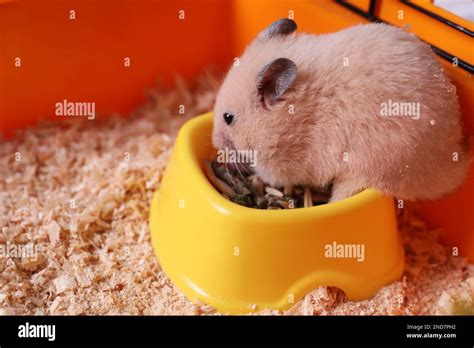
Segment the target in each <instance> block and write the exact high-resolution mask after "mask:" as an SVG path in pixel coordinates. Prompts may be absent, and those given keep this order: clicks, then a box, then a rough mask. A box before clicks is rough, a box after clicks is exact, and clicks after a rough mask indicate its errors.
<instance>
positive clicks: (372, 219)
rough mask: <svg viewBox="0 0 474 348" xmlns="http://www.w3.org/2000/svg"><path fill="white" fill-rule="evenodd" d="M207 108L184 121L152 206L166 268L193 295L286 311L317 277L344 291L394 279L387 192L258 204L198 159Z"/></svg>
mask: <svg viewBox="0 0 474 348" xmlns="http://www.w3.org/2000/svg"><path fill="white" fill-rule="evenodd" d="M211 130H212V114H206V115H204V116H200V117H197V118H195V119H192V120H191V121H189V122H188V123H186V124H185V125H184V126H183V127H182V129H181V130H180V132H179V134H178V137H177V140H176V144H175V148H174V151H173V154H172V157H171V161H170V163H169V166H168V168H167V170H166V172H165V175H164V177H163V180H162V183H161V187H160V188H159V190H158V191H157V192H156V193H155V196H154V198H153V202H152V206H151V213H150V229H151V239H152V243H153V247H154V249H155V252H156V255H157V256H158V259H159V261H160V263H161V266H162V267H163V270H164V271H165V273H166V274H167V275H168V276H169V278H170V279H171V280H172V281H173V282H174V284H176V286H177V287H178V288H179V289H180V290H181V291H182V292H183V293H184V294H185V295H186V296H187V297H188V298H189V299H190V300H195V299H199V300H202V301H203V302H205V303H208V304H210V305H212V306H214V307H215V308H217V309H218V310H219V311H221V312H224V313H232V314H238V313H247V312H251V311H256V310H260V309H263V308H271V309H278V310H284V309H287V308H289V307H291V306H292V304H294V303H296V302H297V301H298V300H299V299H301V298H302V297H303V296H304V295H305V294H306V293H308V292H309V291H311V290H313V289H314V288H316V287H318V286H321V285H328V286H335V287H338V288H341V289H342V290H344V292H345V293H346V295H347V297H348V298H349V299H350V300H362V299H366V298H369V297H371V296H373V295H374V294H375V293H376V292H377V290H378V289H379V288H380V287H382V286H384V285H386V284H388V283H390V282H392V281H395V280H397V279H399V278H400V276H401V274H402V273H403V268H404V254H403V248H402V243H401V239H400V237H399V235H398V232H397V225H396V217H395V211H394V209H395V208H394V204H393V201H392V199H391V198H390V197H387V196H383V195H382V194H380V193H379V192H377V191H374V190H366V191H364V192H361V193H359V194H357V195H355V196H353V197H350V198H348V199H345V200H342V201H339V202H336V203H330V204H325V205H320V206H315V207H311V208H299V209H287V210H259V209H254V208H247V207H244V206H240V205H237V204H235V203H233V202H231V201H229V200H227V199H226V198H224V197H223V196H222V195H221V194H220V193H219V192H218V191H217V190H216V189H215V188H214V187H213V186H212V185H211V183H210V182H209V181H208V180H207V178H206V176H205V174H204V171H203V165H204V161H205V160H206V159H207V160H209V159H212V158H213V157H214V156H215V150H214V149H213V148H212V145H211Z"/></svg>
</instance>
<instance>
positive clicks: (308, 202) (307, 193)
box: [304, 187, 313, 208]
mask: <svg viewBox="0 0 474 348" xmlns="http://www.w3.org/2000/svg"><path fill="white" fill-rule="evenodd" d="M304 206H305V208H307V207H312V206H313V197H312V194H311V190H310V189H309V187H305V188H304Z"/></svg>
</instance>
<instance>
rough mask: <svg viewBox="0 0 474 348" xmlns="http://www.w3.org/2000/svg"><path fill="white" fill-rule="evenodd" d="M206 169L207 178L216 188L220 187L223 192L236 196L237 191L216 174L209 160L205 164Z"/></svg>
mask: <svg viewBox="0 0 474 348" xmlns="http://www.w3.org/2000/svg"><path fill="white" fill-rule="evenodd" d="M204 170H205V171H206V175H207V178H208V179H209V181H210V182H211V183H212V184H213V185H214V187H215V188H216V189H218V190H219V191H220V192H221V193H223V194H226V195H227V196H229V197H234V196H235V194H236V193H235V191H234V190H233V189H232V188H231V187H230V186H229V185H227V184H226V183H225V182H223V181H222V180H221V179H219V178H218V177H217V176H215V174H214V170H213V169H212V167H211V164H210V163H209V162H207V161H206V163H205V165H204Z"/></svg>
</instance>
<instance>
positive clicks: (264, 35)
mask: <svg viewBox="0 0 474 348" xmlns="http://www.w3.org/2000/svg"><path fill="white" fill-rule="evenodd" d="M296 28H297V26H296V23H295V21H293V20H291V19H288V18H282V19H279V20H277V21H275V22H273V23H272V24H270V26H269V27H267V28H266V29H265V30H263V31H262V32H261V33H260V34H258V37H257V40H259V41H264V40H267V39H270V38H272V37H276V36H280V35H281V36H283V35H289V34H291V33H292V32H294V31H295V30H296Z"/></svg>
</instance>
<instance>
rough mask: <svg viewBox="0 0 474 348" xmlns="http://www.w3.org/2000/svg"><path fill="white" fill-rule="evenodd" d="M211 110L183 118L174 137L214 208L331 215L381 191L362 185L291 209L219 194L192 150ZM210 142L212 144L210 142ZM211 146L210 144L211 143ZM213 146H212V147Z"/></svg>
mask: <svg viewBox="0 0 474 348" xmlns="http://www.w3.org/2000/svg"><path fill="white" fill-rule="evenodd" d="M212 115H213V113H212V112H209V113H206V114H204V115H200V116H197V117H194V118H192V119H191V120H189V121H188V122H186V123H185V124H184V125H183V127H182V128H181V130H180V134H179V135H178V139H177V140H178V141H179V140H180V141H181V142H182V145H183V150H182V151H183V152H184V153H186V154H187V156H186V157H187V160H188V164H189V165H190V166H191V170H190V173H189V175H193V176H195V178H196V189H197V190H198V191H200V193H201V194H202V195H203V197H207V201H208V202H209V203H210V204H211V205H212V206H214V208H216V209H217V210H219V211H221V212H223V213H226V214H231V213H235V214H238V215H239V216H240V217H241V218H244V217H247V216H251V217H253V218H255V217H257V216H265V217H266V218H268V217H270V216H271V217H272V218H277V217H284V218H287V217H288V216H292V217H295V216H298V215H301V216H307V215H311V216H314V214H323V215H328V214H329V215H332V214H333V213H334V214H341V213H344V212H345V211H350V210H353V209H354V208H358V207H361V206H363V205H365V204H366V203H369V202H372V201H374V200H378V199H380V198H381V197H383V196H386V195H384V194H383V193H382V192H380V191H377V190H375V189H372V188H369V189H365V190H363V191H361V192H359V193H357V194H355V195H353V196H351V197H349V198H346V199H343V200H341V201H337V202H332V203H326V204H321V205H318V206H313V207H307V208H295V209H281V210H272V209H270V210H269V209H257V208H250V207H246V206H242V205H239V204H237V203H234V202H232V201H230V200H228V199H227V198H225V197H223V196H222V194H221V193H220V192H219V191H218V190H217V189H216V188H215V187H214V186H213V185H212V184H211V183H210V181H209V180H208V178H207V176H206V174H205V173H204V171H203V165H204V163H201V162H202V158H201V157H199V156H198V154H197V152H196V150H195V146H194V145H195V144H193V141H192V138H193V137H192V134H193V133H194V132H196V131H197V130H198V128H199V127H203V126H207V125H208V124H209V123H211V124H212V121H213V120H212ZM211 146H212V145H211ZM212 148H213V147H212ZM213 149H214V148H213Z"/></svg>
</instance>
